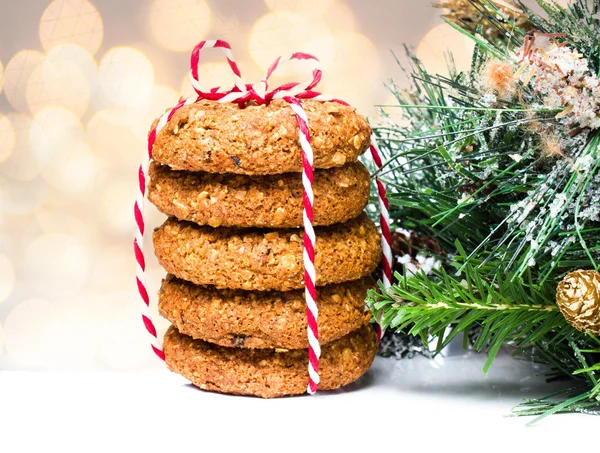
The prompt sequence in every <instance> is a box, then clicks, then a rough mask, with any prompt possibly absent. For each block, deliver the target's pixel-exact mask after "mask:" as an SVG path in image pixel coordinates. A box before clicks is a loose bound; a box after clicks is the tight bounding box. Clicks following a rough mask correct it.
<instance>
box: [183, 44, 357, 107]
mask: <svg viewBox="0 0 600 453" xmlns="http://www.w3.org/2000/svg"><path fill="white" fill-rule="evenodd" d="M204 48H218V49H221V51H222V52H223V53H224V55H225V59H226V60H227V63H228V65H229V68H230V69H231V75H232V78H233V86H232V87H231V88H229V89H223V88H222V87H213V88H208V89H207V88H205V87H204V86H203V85H202V84H201V82H200V80H199V76H198V65H199V63H200V51H201V50H202V49H204ZM291 60H299V61H303V62H306V63H309V64H310V65H311V69H312V71H311V73H312V80H310V81H307V82H290V83H285V84H283V85H280V86H278V87H276V88H274V89H272V90H271V91H269V78H270V77H271V76H272V75H273V73H275V72H276V71H277V69H278V68H280V67H281V66H282V65H283V64H284V63H286V62H288V61H291ZM190 66H191V74H190V81H191V84H192V87H193V88H194V91H195V92H196V94H197V95H198V98H197V101H198V100H201V99H207V100H210V101H218V102H235V103H236V104H238V105H239V106H240V107H243V106H244V105H245V104H246V103H247V102H249V101H254V102H255V103H257V104H259V105H262V104H268V103H270V102H271V101H272V100H273V99H281V98H285V97H292V98H297V99H318V100H322V101H325V100H329V101H335V102H340V103H342V104H346V102H343V101H340V100H339V99H332V98H326V97H325V96H323V94H322V93H319V92H317V91H313V88H315V87H316V86H317V85H318V84H319V82H320V81H321V77H322V76H323V71H321V63H320V61H319V59H318V58H317V57H315V56H314V55H311V54H308V53H304V52H294V53H292V54H290V55H287V56H285V57H277V58H276V59H275V61H274V62H273V63H272V64H271V66H269V69H268V70H267V72H266V73H265V75H264V77H263V78H262V79H261V81H260V82H258V83H256V84H251V83H245V82H244V79H243V78H242V74H241V71H240V68H239V67H238V65H237V63H236V62H235V59H234V57H233V52H232V50H231V46H230V45H229V43H227V42H225V41H221V40H216V41H202V42H200V43H198V44H197V45H196V47H194V50H193V51H192V56H191V58H190Z"/></svg>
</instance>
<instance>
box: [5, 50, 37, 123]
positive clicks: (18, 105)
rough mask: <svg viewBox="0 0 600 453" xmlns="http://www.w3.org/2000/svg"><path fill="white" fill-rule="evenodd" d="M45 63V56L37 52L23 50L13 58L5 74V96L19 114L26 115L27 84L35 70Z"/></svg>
mask: <svg viewBox="0 0 600 453" xmlns="http://www.w3.org/2000/svg"><path fill="white" fill-rule="evenodd" d="M43 62H44V55H43V54H42V53H41V52H38V51H37V50H21V51H20V52H18V53H17V54H16V55H15V56H13V57H12V58H11V59H10V60H9V62H8V64H7V65H6V70H5V72H4V94H5V95H6V99H8V102H10V105H12V106H13V108H14V109H15V110H17V111H19V112H22V113H26V112H27V111H28V107H27V99H26V93H27V84H28V82H29V77H31V74H32V73H33V71H35V69H36V68H37V67H38V66H39V65H41V64H42V63H43Z"/></svg>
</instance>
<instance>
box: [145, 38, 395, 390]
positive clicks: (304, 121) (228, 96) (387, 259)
mask: <svg viewBox="0 0 600 453" xmlns="http://www.w3.org/2000/svg"><path fill="white" fill-rule="evenodd" d="M204 48H218V49H221V50H222V51H223V53H224V54H225V58H226V60H227V63H228V64H229V67H230V68H231V72H232V76H233V83H234V86H233V87H232V88H230V89H226V90H222V89H221V87H214V88H210V89H208V90H207V89H205V88H204V87H203V86H202V85H201V84H200V82H199V80H198V65H199V64H200V51H201V50H202V49H204ZM290 60H302V61H307V62H309V63H311V64H312V66H313V69H312V80H311V81H310V82H307V83H288V84H284V85H282V86H280V87H277V88H275V89H274V90H271V91H268V87H269V85H268V80H269V77H271V75H272V74H273V73H274V72H275V71H276V70H277V68H278V67H280V66H281V65H282V64H283V63H285V62H287V61H290ZM190 64H191V83H192V86H193V88H194V90H195V91H196V93H197V96H191V97H189V98H188V99H186V100H180V101H179V102H178V103H177V104H176V105H175V106H174V107H173V108H172V109H171V110H169V111H168V112H166V113H165V114H164V115H162V116H161V117H160V119H159V121H158V123H157V125H156V127H155V128H153V129H152V130H151V131H150V134H149V135H148V150H147V153H146V155H145V157H144V160H143V162H142V164H141V165H140V169H139V191H138V196H137V199H136V202H135V206H134V213H135V222H136V225H137V229H136V233H135V238H134V250H135V257H136V261H137V264H138V266H137V273H136V281H137V285H138V290H139V293H140V296H141V297H142V300H143V302H144V310H143V313H142V320H143V322H144V326H145V327H146V330H147V331H148V333H149V334H150V336H151V345H152V350H153V351H154V352H155V354H156V355H157V356H158V357H159V358H161V359H162V360H164V359H165V356H164V353H163V351H162V349H161V346H160V341H159V339H158V337H157V334H156V328H155V326H154V324H153V323H152V318H151V316H150V310H149V305H150V300H149V297H148V291H147V287H146V280H145V258H144V216H143V212H144V202H145V195H146V187H147V182H148V168H149V165H150V160H151V159H152V147H153V145H154V142H155V140H156V135H157V133H158V132H159V131H160V130H161V129H162V128H163V127H164V126H165V125H166V124H167V123H168V121H169V120H170V119H171V118H172V116H173V115H174V114H175V112H176V111H177V110H179V109H180V108H181V107H183V106H184V105H188V104H191V103H194V102H198V101H199V100H202V99H207V100H212V101H216V102H223V103H224V102H235V103H238V104H239V105H240V106H243V105H244V104H245V103H246V102H248V101H254V102H256V103H258V104H264V103H268V102H270V101H271V100H273V99H284V100H285V101H286V102H287V103H288V104H289V105H290V108H291V109H292V110H293V111H294V113H295V114H296V120H297V123H298V127H299V130H300V133H299V141H300V145H301V148H302V186H303V204H304V213H303V226H304V250H303V260H304V286H305V299H306V319H307V324H308V329H307V334H308V344H309V347H308V356H309V364H308V375H309V384H308V388H307V391H308V393H311V394H312V393H315V392H316V391H317V388H318V385H319V380H320V379H319V358H320V355H321V347H320V344H319V329H318V317H319V310H318V308H317V303H316V300H317V291H316V280H317V275H316V269H315V242H316V236H315V231H314V228H313V204H314V194H313V189H312V185H313V171H314V168H313V151H312V146H311V145H310V132H309V127H308V118H307V117H306V112H305V111H304V108H303V107H302V104H301V103H300V101H299V100H301V99H315V100H319V101H333V102H339V103H342V104H346V102H344V101H341V100H339V99H334V98H330V97H327V96H324V95H323V94H322V93H319V92H316V91H313V88H314V87H315V86H316V85H317V84H318V83H319V81H320V80H321V76H322V72H321V69H320V67H319V60H318V59H317V58H316V57H314V56H312V55H309V54H306V53H302V52H296V53H293V54H290V55H288V56H286V57H279V58H277V59H276V60H275V61H274V62H273V64H272V65H271V66H270V67H269V69H268V70H267V72H266V74H265V76H264V77H263V79H262V80H261V81H260V82H259V83H258V84H256V85H251V84H246V83H245V82H244V81H243V79H242V75H241V72H240V70H239V68H238V66H237V64H236V62H235V58H234V56H233V52H232V51H231V46H230V45H229V44H228V43H227V42H225V41H221V40H214V41H202V42H200V43H199V44H198V45H196V47H194V50H193V51H192V55H191V59H190ZM346 105H347V104H346ZM373 139H374V137H373ZM371 153H372V156H373V159H374V160H375V163H376V165H377V168H379V167H380V166H381V158H380V156H379V151H378V150H377V148H376V147H375V146H371ZM377 187H378V193H379V198H380V200H379V204H380V209H382V211H381V212H382V215H381V227H382V233H383V237H385V238H386V239H385V240H384V239H382V244H384V275H385V276H384V285H386V286H385V287H386V288H387V287H388V286H389V285H390V283H391V236H390V229H389V215H388V211H387V198H385V197H386V192H385V187H384V186H383V184H382V183H381V181H379V179H377ZM382 197H384V198H382ZM383 209H385V214H384V211H383ZM388 238H389V240H388ZM386 247H387V248H386ZM387 250H389V252H390V253H389V256H388V254H387ZM386 263H387V264H386ZM388 270H389V272H388ZM380 331H381V329H379V332H380ZM380 337H381V333H380Z"/></svg>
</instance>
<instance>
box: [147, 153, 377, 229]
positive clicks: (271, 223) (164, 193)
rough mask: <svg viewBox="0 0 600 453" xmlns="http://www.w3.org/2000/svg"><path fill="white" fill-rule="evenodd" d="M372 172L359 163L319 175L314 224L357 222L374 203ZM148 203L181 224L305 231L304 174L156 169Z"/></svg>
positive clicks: (153, 170)
mask: <svg viewBox="0 0 600 453" xmlns="http://www.w3.org/2000/svg"><path fill="white" fill-rule="evenodd" d="M369 190H370V187H369V171H368V170H367V169H366V168H365V166H364V165H363V164H361V163H359V162H356V163H353V164H349V165H345V166H343V167H339V168H332V169H329V170H317V171H316V172H315V181H314V185H313V192H314V194H315V204H314V223H313V224H314V225H333V224H334V223H343V222H346V221H347V220H349V219H353V218H355V217H357V216H358V215H359V214H360V213H361V212H362V210H363V209H364V207H365V206H366V204H367V202H368V201H369ZM148 199H149V200H150V202H152V203H153V204H154V205H155V206H156V207H157V208H158V209H159V210H160V211H161V212H163V213H164V214H167V215H169V216H174V217H177V218H178V219H179V220H189V221H191V222H195V223H197V224H199V225H210V226H212V227H219V226H224V227H234V226H237V227H263V228H264V227H268V228H290V227H299V226H302V209H303V204H302V175H301V174H300V173H286V174H283V175H268V176H246V175H219V174H214V173H212V174H211V173H204V172H188V171H173V170H171V169H169V167H168V166H166V165H159V164H157V163H155V162H153V163H152V165H151V167H150V185H149V187H148Z"/></svg>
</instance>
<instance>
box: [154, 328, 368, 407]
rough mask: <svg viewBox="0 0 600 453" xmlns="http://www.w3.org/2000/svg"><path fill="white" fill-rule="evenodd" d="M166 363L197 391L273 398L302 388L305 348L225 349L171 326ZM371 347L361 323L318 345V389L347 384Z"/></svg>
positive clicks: (365, 362) (363, 364) (362, 365)
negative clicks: (328, 341)
mask: <svg viewBox="0 0 600 453" xmlns="http://www.w3.org/2000/svg"><path fill="white" fill-rule="evenodd" d="M164 351H165V358H166V363H167V367H168V368H169V369H170V370H171V371H174V372H175V373H178V374H181V375H182V376H184V377H185V378H186V379H189V380H190V381H191V382H192V383H193V384H194V385H196V386H197V387H199V388H201V389H202V390H210V391H215V392H222V393H231V394H237V395H254V396H259V397H262V398H275V397H279V396H286V395H299V394H302V393H305V392H306V386H307V385H308V374H307V371H306V367H307V362H308V352H307V350H306V349H295V350H288V351H282V350H280V351H276V350H272V349H239V348H226V347H223V346H217V345H214V344H211V343H207V342H205V341H202V340H194V339H193V338H191V337H189V336H187V335H183V334H181V333H179V332H178V331H177V329H175V328H174V327H172V326H171V327H170V328H169V330H168V331H167V333H166V334H165V340H164ZM376 351H377V339H376V335H375V332H374V331H373V329H372V327H371V326H370V325H369V326H364V327H362V328H360V329H359V330H356V331H354V332H352V333H351V334H349V335H346V336H345V337H343V338H341V339H339V340H336V341H334V342H332V343H329V344H326V345H325V346H323V349H322V354H321V360H320V363H319V373H320V376H321V383H320V385H319V389H321V390H333V389H336V388H339V387H342V386H344V385H347V384H350V383H352V382H354V381H356V380H357V379H358V378H359V377H361V376H362V375H363V374H364V373H365V372H366V371H367V370H368V369H369V368H370V366H371V363H372V362H373V359H374V357H375V353H376Z"/></svg>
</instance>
